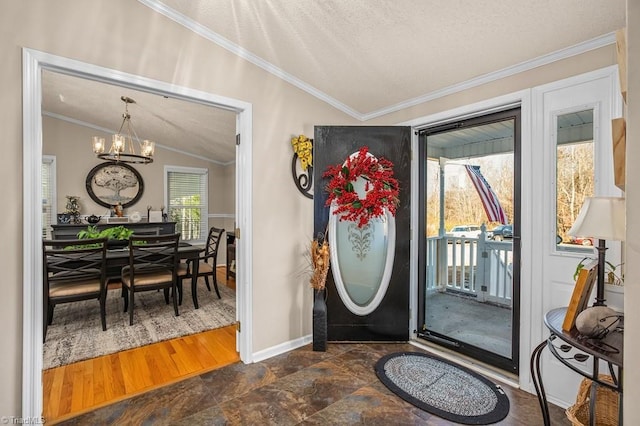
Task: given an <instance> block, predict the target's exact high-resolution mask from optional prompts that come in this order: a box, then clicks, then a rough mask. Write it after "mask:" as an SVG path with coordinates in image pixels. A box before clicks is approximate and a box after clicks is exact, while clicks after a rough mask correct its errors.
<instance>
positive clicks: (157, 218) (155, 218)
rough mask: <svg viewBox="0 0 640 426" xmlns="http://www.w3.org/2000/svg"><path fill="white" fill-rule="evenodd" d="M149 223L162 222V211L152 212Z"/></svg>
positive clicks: (150, 212)
mask: <svg viewBox="0 0 640 426" xmlns="http://www.w3.org/2000/svg"><path fill="white" fill-rule="evenodd" d="M149 222H162V210H150V211H149Z"/></svg>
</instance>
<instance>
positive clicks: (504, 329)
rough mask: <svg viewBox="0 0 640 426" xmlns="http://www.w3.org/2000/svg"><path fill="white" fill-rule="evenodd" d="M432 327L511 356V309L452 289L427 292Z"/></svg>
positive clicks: (483, 347)
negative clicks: (482, 301)
mask: <svg viewBox="0 0 640 426" xmlns="http://www.w3.org/2000/svg"><path fill="white" fill-rule="evenodd" d="M426 306H427V307H426V316H425V318H426V324H427V328H428V329H429V330H430V331H435V332H437V333H440V334H443V335H446V336H448V337H451V338H453V339H457V340H459V341H461V342H464V343H467V344H470V345H473V346H477V347H479V348H482V349H485V350H487V351H490V352H493V353H496V354H498V355H502V356H504V357H507V358H511V332H512V326H511V312H512V311H511V309H510V308H506V307H500V306H497V305H493V304H489V303H480V302H478V301H476V299H475V298H473V297H468V296H464V295H458V294H454V293H451V292H442V293H441V292H433V293H430V294H429V295H427V304H426Z"/></svg>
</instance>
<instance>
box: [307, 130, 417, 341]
mask: <svg viewBox="0 0 640 426" xmlns="http://www.w3.org/2000/svg"><path fill="white" fill-rule="evenodd" d="M410 141H411V128H410V127H397V126H394V127H371V126H363V127H351V126H316V127H315V138H314V142H313V149H314V152H313V167H314V173H315V176H314V179H313V180H314V182H315V183H314V235H317V234H318V233H324V232H325V231H328V232H327V234H328V237H329V244H330V247H331V269H330V272H329V276H328V277H327V323H328V330H327V332H328V340H329V341H407V340H409V241H410V237H411V236H410V216H411V208H410V207H411V203H410V201H411V200H410V199H409V197H410V189H411V152H410V149H411V148H410ZM362 147H368V152H369V154H370V155H372V156H373V157H375V158H376V159H381V158H384V159H386V160H388V161H390V162H391V163H392V170H393V174H394V177H395V179H397V181H398V183H399V189H400V194H399V200H400V203H399V205H398V207H397V210H396V214H395V216H394V215H393V214H391V213H390V212H388V211H385V213H384V214H383V215H382V216H381V217H380V218H379V219H375V220H372V221H370V222H369V223H367V224H366V225H364V226H358V223H357V222H350V221H344V220H339V218H338V216H336V215H335V214H333V213H334V211H333V210H332V208H331V207H330V206H326V205H325V204H326V201H327V198H328V194H327V192H326V191H325V188H326V186H327V183H328V182H329V180H328V179H327V178H323V177H322V175H323V173H324V172H325V171H326V170H327V168H328V167H329V166H336V165H342V164H344V163H345V161H346V160H347V158H349V157H350V156H352V155H354V154H356V155H357V153H358V152H359V151H360V149H361V148H362ZM366 180H367V179H366V176H364V177H360V178H359V179H358V180H357V181H355V182H353V184H354V187H356V192H360V193H364V192H366V191H367V189H366V188H367V182H366Z"/></svg>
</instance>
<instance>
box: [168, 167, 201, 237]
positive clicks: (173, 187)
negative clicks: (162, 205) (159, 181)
mask: <svg viewBox="0 0 640 426" xmlns="http://www.w3.org/2000/svg"><path fill="white" fill-rule="evenodd" d="M165 170H166V176H167V206H168V212H167V213H168V215H169V220H171V221H175V222H176V232H179V233H180V234H181V239H182V240H183V241H190V242H204V241H205V239H206V238H207V233H208V231H209V228H208V214H209V213H208V199H207V198H208V197H207V194H208V176H207V169H199V168H186V167H172V166H167V167H166V168H165Z"/></svg>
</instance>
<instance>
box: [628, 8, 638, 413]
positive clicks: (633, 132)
mask: <svg viewBox="0 0 640 426" xmlns="http://www.w3.org/2000/svg"><path fill="white" fill-rule="evenodd" d="M627 31H628V32H627V49H628V52H627V61H628V62H627V72H628V75H627V79H628V91H627V158H626V164H627V178H626V198H627V242H626V244H627V251H626V254H627V259H626V270H625V290H624V307H625V310H624V313H625V318H624V319H625V324H624V328H625V331H624V360H625V370H624V386H625V387H624V424H626V425H637V424H640V405H639V404H638V401H640V368H638V362H637V358H636V357H637V356H638V353H640V338H638V336H639V335H640V309H638V303H639V302H640V242H639V241H638V235H640V221H638V220H637V218H638V217H640V187H638V186H636V183H637V182H640V167H637V165H638V164H639V163H640V2H638V1H636V0H627Z"/></svg>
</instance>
